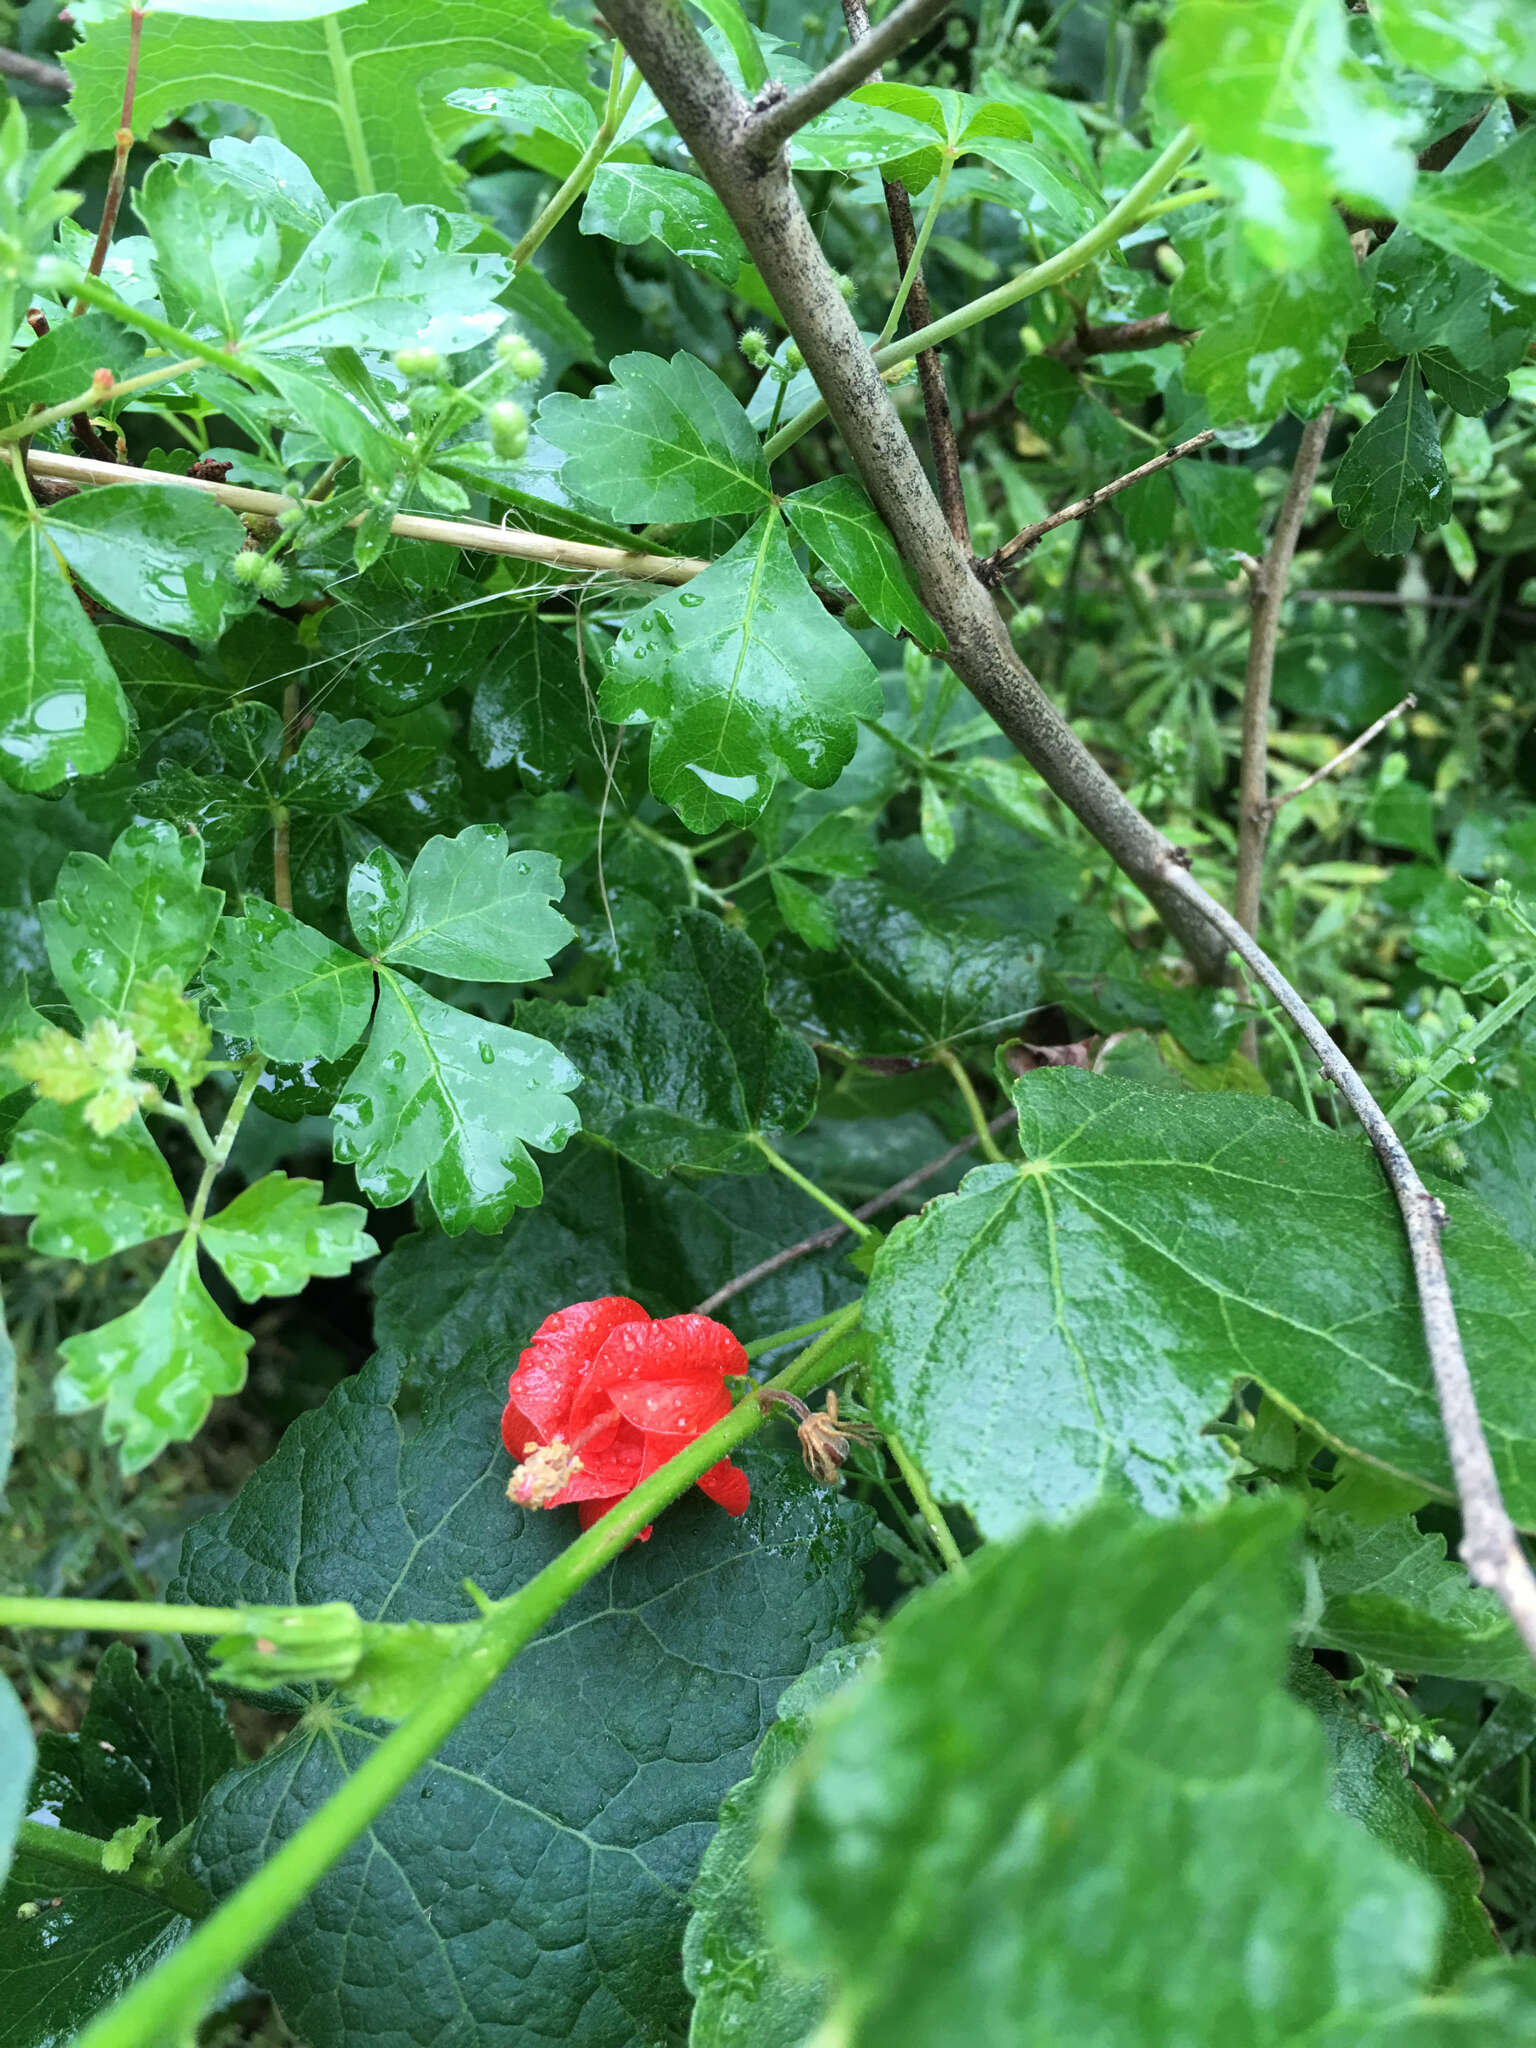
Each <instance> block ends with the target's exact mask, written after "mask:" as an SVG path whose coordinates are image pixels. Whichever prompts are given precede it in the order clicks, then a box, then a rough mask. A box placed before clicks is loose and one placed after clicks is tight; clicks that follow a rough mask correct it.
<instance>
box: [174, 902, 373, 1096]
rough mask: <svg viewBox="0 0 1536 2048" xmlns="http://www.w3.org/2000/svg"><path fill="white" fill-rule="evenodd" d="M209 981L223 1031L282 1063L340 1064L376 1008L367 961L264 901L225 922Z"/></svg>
mask: <svg viewBox="0 0 1536 2048" xmlns="http://www.w3.org/2000/svg"><path fill="white" fill-rule="evenodd" d="M204 979H205V980H206V982H207V984H208V987H209V988H210V989H211V990H212V991H213V996H214V1001H215V1004H216V1005H217V1008H216V1010H215V1013H214V1014H215V1020H216V1022H217V1023H218V1026H219V1029H220V1030H221V1031H225V1032H227V1033H228V1034H229V1035H230V1036H231V1037H232V1038H249V1039H251V1040H252V1041H253V1042H254V1043H255V1044H256V1045H259V1046H260V1047H261V1049H262V1051H263V1052H266V1053H270V1054H271V1055H272V1057H273V1058H274V1059H279V1060H307V1059H311V1058H319V1059H325V1060H334V1059H339V1058H340V1057H341V1055H342V1054H343V1053H344V1052H345V1051H346V1050H347V1048H348V1046H350V1045H355V1044H356V1043H357V1041H358V1039H359V1038H361V1036H362V1035H363V1032H364V1031H365V1030H366V1029H367V1025H368V1018H369V1015H370V1013H371V1011H372V1009H373V969H372V966H371V965H370V963H369V962H368V961H366V960H363V959H360V958H359V956H358V955H357V954H356V953H349V952H348V951H347V949H346V947H345V946H338V945H335V944H333V943H332V941H331V940H329V939H327V938H325V937H323V936H322V935H321V934H320V933H319V932H317V931H313V930H311V928H310V927H309V926H308V925H307V924H301V923H300V922H299V920H298V919H297V918H296V917H295V916H294V915H293V913H292V912H291V911H287V910H279V909H278V907H277V905H276V904H275V903H266V902H264V901H263V900H262V899H261V897H259V896H248V897H247V898H246V901H245V914H244V916H243V917H226V918H224V919H223V920H222V921H221V922H220V924H219V928H218V937H217V939H216V941H215V943H214V951H213V958H212V959H211V960H210V961H209V963H208V967H207V970H206V973H205V976H204Z"/></svg>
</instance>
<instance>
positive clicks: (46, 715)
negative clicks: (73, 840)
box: [0, 518, 129, 789]
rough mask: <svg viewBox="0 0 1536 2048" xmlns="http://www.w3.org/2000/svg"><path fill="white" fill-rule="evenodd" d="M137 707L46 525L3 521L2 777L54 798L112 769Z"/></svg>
mask: <svg viewBox="0 0 1536 2048" xmlns="http://www.w3.org/2000/svg"><path fill="white" fill-rule="evenodd" d="M128 729H129V718H128V705H127V701H126V699H125V698H124V696H123V693H122V690H121V688H120V687H119V684H118V680H117V677H116V676H115V675H114V674H113V672H112V665H111V663H110V662H109V661H108V660H107V657H106V656H105V654H103V652H102V649H101V642H100V640H99V639H98V638H97V636H96V631H95V628H94V627H93V626H92V625H91V622H90V620H89V619H88V618H87V617H86V616H85V613H84V612H83V611H82V610H81V607H80V601H79V599H78V598H77V597H76V596H75V593H74V592H73V590H72V589H71V588H70V585H69V579H68V577H67V576H66V575H65V574H64V572H63V570H62V568H61V567H60V566H59V559H58V556H57V555H56V554H55V553H54V551H53V549H52V548H51V547H50V546H49V545H48V538H47V535H46V533H45V532H44V529H43V524H42V521H41V520H38V519H29V520H27V521H25V522H24V523H19V522H13V521H11V520H9V519H6V518H0V774H3V775H4V777H5V779H6V781H7V782H9V783H11V784H12V786H13V787H14V788H16V789H52V788H53V786H54V785H55V783H60V782H63V781H64V780H65V779H66V778H67V777H69V776H73V775H96V774H99V773H100V771H101V770H102V769H103V768H107V767H110V766H111V764H112V762H114V761H115V760H116V759H117V757H118V755H119V754H120V753H121V752H122V750H123V742H124V741H125V740H126V739H127V737H128Z"/></svg>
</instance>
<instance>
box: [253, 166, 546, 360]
mask: <svg viewBox="0 0 1536 2048" xmlns="http://www.w3.org/2000/svg"><path fill="white" fill-rule="evenodd" d="M466 231H467V232H468V233H469V234H470V235H471V236H472V235H473V234H474V233H475V232H476V231H477V223H475V222H472V221H470V220H468V219H467V218H466V217H465V216H464V215H462V214H457V215H455V214H446V213H440V212H439V211H438V210H437V208H436V207H432V206H405V205H403V204H402V203H401V201H400V200H399V199H397V198H396V197H395V195H394V194H393V193H392V192H378V193H374V194H372V195H370V197H368V198H366V199H351V200H348V202H347V204H346V205H345V206H343V207H341V208H339V209H338V210H337V212H336V213H335V214H334V215H333V216H332V218H331V219H330V220H328V221H327V222H326V224H325V226H324V227H323V228H322V229H321V230H320V232H319V234H318V235H316V237H315V239H314V240H313V241H312V242H311V243H310V245H309V247H308V248H307V249H306V250H305V251H304V253H303V255H302V256H301V257H300V258H299V260H298V262H297V263H296V264H295V265H294V267H293V269H292V270H291V271H290V272H289V273H288V275H287V276H286V277H285V278H284V279H283V281H282V283H281V284H280V285H278V287H277V289H276V290H275V291H274V292H272V293H271V294H270V296H269V297H267V298H266V299H265V300H263V302H262V303H261V304H260V305H259V306H255V307H253V308H252V309H251V311H250V313H249V315H248V316H247V318H248V322H249V327H248V331H247V333H246V334H245V336H244V339H243V344H242V345H243V346H244V347H245V348H247V349H249V350H252V351H254V352H257V353H262V352H272V351H274V350H276V349H278V348H279V347H281V348H285V349H312V348H338V347H340V348H364V349H393V348H400V347H404V346H409V347H413V348H420V347H426V348H437V349H442V350H443V351H444V352H445V353H448V354H453V353H454V352H456V351H457V350H460V349H467V348H473V347H474V346H475V345H476V344H477V343H479V342H483V341H485V340H487V339H488V338H489V337H490V336H491V335H493V334H494V333H495V332H496V330H497V329H498V328H499V327H500V326H501V325H502V324H503V322H504V320H505V317H506V316H505V313H504V312H503V310H502V308H501V307H500V306H498V305H497V304H496V298H497V294H498V293H499V292H501V291H502V290H503V289H504V288H505V286H506V284H507V282H508V280H509V279H510V277H511V275H512V269H511V265H510V263H509V262H508V261H507V259H506V258H505V257H504V256H501V255H499V254H497V253H495V252H494V251H492V252H488V253H479V254H472V253H470V252H468V251H466V250H465V249H464V248H463V240H464V233H465V232H466Z"/></svg>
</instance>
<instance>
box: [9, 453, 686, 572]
mask: <svg viewBox="0 0 1536 2048" xmlns="http://www.w3.org/2000/svg"><path fill="white" fill-rule="evenodd" d="M27 467H28V469H29V470H31V471H33V472H34V473H35V474H36V475H38V476H43V477H50V478H52V479H54V480H56V481H60V482H63V483H72V484H163V485H165V486H167V487H168V488H171V489H177V490H192V491H204V492H206V493H207V494H208V495H209V496H210V497H213V498H217V499H218V501H219V503H220V504H221V505H228V506H229V507H230V509H231V510H232V511H235V512H258V513H264V514H265V515H266V516H267V517H269V518H272V519H275V518H276V517H277V515H278V514H279V513H280V512H286V511H288V510H289V509H290V507H291V506H292V505H293V503H294V500H293V499H292V498H285V497H282V496H280V495H279V494H278V493H277V492H276V491H249V490H246V489H245V488H244V487H243V486H242V485H240V484H219V483H210V482H208V481H206V480H205V479H203V478H201V477H195V476H176V475H174V474H173V473H172V472H171V471H169V470H160V469H130V468H128V467H126V466H125V465H121V464H118V463H111V462H89V461H87V460H85V458H84V457H82V456H78V455H54V454H50V453H48V452H47V451H45V450H42V449H34V450H32V452H31V453H30V454H29V455H28V457H27ZM352 523H353V524H354V525H356V523H357V522H356V521H355V520H354V521H353V522H352ZM389 530H390V532H391V533H395V534H400V535H403V536H404V537H405V538H407V539H410V540H429V541H439V542H441V543H442V544H443V545H444V546H447V547H455V548H476V549H478V550H479V551H480V552H481V553H482V554H488V555H512V556H514V557H516V559H517V560H519V561H523V562H547V563H548V564H549V565H550V566H551V567H552V568H555V569H568V570H571V571H572V572H574V573H577V574H582V575H590V576H623V577H626V578H628V579H629V580H631V581H633V582H639V583H690V582H692V580H693V578H694V577H695V576H699V575H702V574H703V572H704V571H705V570H706V569H707V568H708V567H709V564H708V562H701V561H698V560H695V559H694V558H693V557H692V556H689V555H647V554H639V553H634V554H632V553H631V552H630V551H629V550H628V549H627V548H603V547H594V546H591V545H589V544H588V543H587V542H585V541H575V540H559V539H557V538H556V536H555V535H553V534H549V533H522V532H520V531H519V530H518V529H517V528H516V527H511V526H482V525H479V524H476V523H473V522H471V521H470V520H467V519H429V518H426V517H424V516H423V515H421V514H419V513H416V512H399V513H397V514H396V515H395V517H394V518H393V519H392V520H391V521H390V524H389Z"/></svg>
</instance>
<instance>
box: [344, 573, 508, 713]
mask: <svg viewBox="0 0 1536 2048" xmlns="http://www.w3.org/2000/svg"><path fill="white" fill-rule="evenodd" d="M338 594H340V593H338ZM444 597H445V602H444V606H443V608H442V609H441V610H440V609H439V608H438V607H437V605H436V604H435V603H431V602H430V601H428V600H427V593H425V592H421V591H416V590H411V591H401V592H398V593H396V592H391V591H380V590H372V589H369V590H366V591H364V592H361V593H359V596H358V601H357V602H356V603H355V604H338V605H336V606H334V607H333V609H332V610H331V611H329V612H328V613H327V614H326V616H325V621H324V623H323V625H322V626H321V629H320V645H321V646H322V647H323V648H324V649H325V651H326V653H327V654H330V655H333V656H334V657H335V660H336V663H337V667H338V670H339V672H340V673H341V674H342V675H343V676H344V677H345V679H346V683H347V687H348V688H349V689H350V690H352V691H353V692H354V694H355V695H356V696H357V698H358V700H359V702H360V703H361V704H362V706H363V708H364V709H365V710H366V711H369V712H372V713H375V714H376V715H378V716H380V717H384V718H393V717H398V716H399V714H400V713H401V712H403V711H415V710H418V709H419V708H420V707H421V706H422V705H424V704H435V703H436V702H437V700H438V699H439V698H440V697H445V696H446V695H447V694H448V692H449V691H450V690H455V689H464V690H473V689H474V687H475V686H476V684H478V683H479V681H480V679H481V677H482V676H483V675H485V674H486V673H487V671H488V669H489V668H490V666H491V664H492V662H493V660H495V659H497V658H498V650H500V649H501V648H502V645H503V643H504V642H506V641H507V640H508V638H509V634H515V633H517V632H519V631H521V621H519V622H517V624H516V625H514V624H513V622H512V621H510V620H509V619H508V618H507V616H506V614H505V613H504V612H503V613H501V614H499V615H498V616H494V617H493V616H492V615H491V613H490V612H489V610H488V609H487V607H486V606H485V604H484V602H483V594H482V593H481V592H479V591H478V590H477V589H476V587H475V586H474V585H472V584H468V583H463V584H458V585H455V586H452V587H451V588H450V590H449V591H448V592H446V593H445V594H444ZM424 603H425V604H426V609H425V610H424V609H423V607H424Z"/></svg>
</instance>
